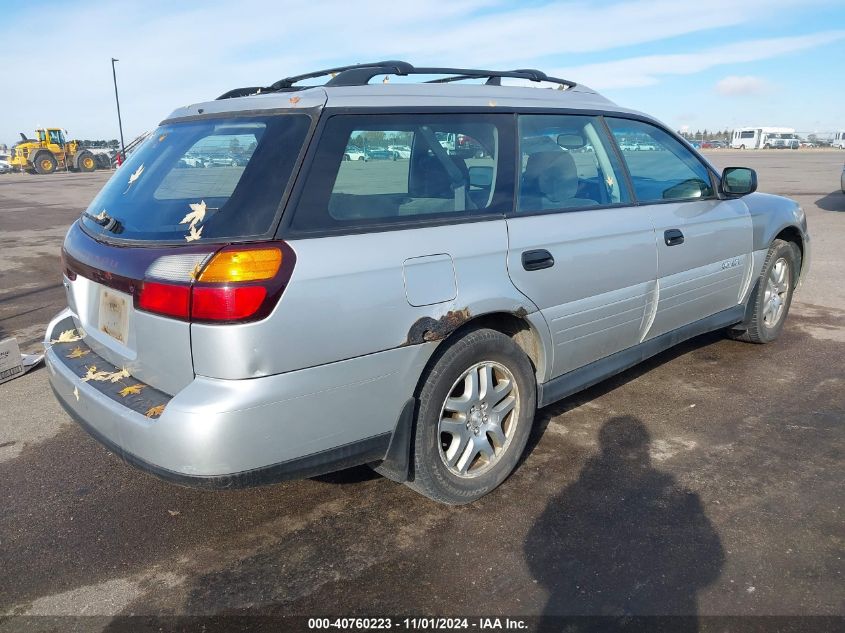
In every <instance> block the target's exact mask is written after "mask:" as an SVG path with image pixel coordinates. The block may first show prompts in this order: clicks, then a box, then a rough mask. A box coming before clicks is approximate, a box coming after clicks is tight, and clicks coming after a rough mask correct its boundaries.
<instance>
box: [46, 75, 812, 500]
mask: <svg viewBox="0 0 845 633" xmlns="http://www.w3.org/2000/svg"><path fill="white" fill-rule="evenodd" d="M332 73H335V76H334V78H333V79H331V80H329V79H328V78H329V77H331V76H332ZM480 73H483V75H484V76H489V80H488V81H487V83H486V84H474V85H460V86H456V85H455V84H456V83H457V82H458V81H462V80H463V79H466V78H468V77H471V78H477V77H479V74H480ZM390 74H401V75H402V76H404V77H406V78H412V77H414V76H415V75H417V76H419V75H422V76H424V77H430V76H431V75H432V74H439V75H443V76H445V78H446V79H448V80H449V81H447V82H446V83H416V84H412V83H410V82H407V81H406V82H405V83H382V82H381V81H379V82H378V83H374V84H371V83H369V82H370V81H371V80H372V79H374V78H379V79H380V78H381V77H383V76H385V75H390ZM318 76H326V77H327V80H328V81H329V83H328V84H327V85H322V86H314V87H309V86H302V87H300V86H299V85H298V84H299V83H300V82H301V81H304V80H306V79H308V80H311V79H314V78H316V77H318ZM502 77H506V78H518V79H523V80H525V79H531V80H534V81H545V82H552V83H556V84H558V85H559V86H561V88H562V89H560V90H540V89H537V88H530V87H514V86H508V87H502V86H500V85H498V82H494V81H490V79H496V80H501V78H502ZM273 85H275V86H283V87H281V88H272V87H271V88H260V89H259V88H244V89H235V90H233V91H231V92H229V93H227V94H226V95H223V96H221V97H220V98H219V99H217V100H215V101H213V102H211V103H197V104H194V105H190V106H185V107H182V108H179V109H177V110H176V111H174V112H173V113H172V114H171V115H170V116H169V117H168V118H167V119H166V120H165V121H164V122H162V123H161V126H160V128H159V129H158V130H156V131H155V132H154V136H153V138H160V139H166V140H165V142H149V143H145V144H144V145H143V146H141V147H139V149H138V150H137V151H135V152H134V153H133V154H132V155H131V156H130V157H129V158H128V159H127V161H126V163H125V164H124V167H123V168H121V169H120V170H119V171H117V172H116V173H115V174H114V175H113V176H112V178H111V179H110V180H109V182H108V183H107V184H106V185H105V187H104V188H103V190H102V191H101V192H100V193H99V194H98V195H97V197H96V198H95V199H94V200H93V201H92V202H91V204H90V205H89V207H88V209H87V210H86V211H85V212H83V213H82V215H81V217H80V218H79V219H78V220H77V221H76V222H74V223H73V224H72V225H71V227H70V229H69V231H68V233H67V236H66V237H65V241H64V244H63V247H62V282H63V285H64V289H65V292H66V296H67V302H68V307H67V308H66V309H65V310H63V311H62V312H61V313H60V314H58V315H57V316H56V317H55V318H54V319H53V320H52V321H51V323H50V324H49V326H48V329H47V332H46V336H45V347H46V363H47V366H48V371H47V372H46V374H47V378H48V379H49V381H50V383H51V386H52V388H53V391H54V393H55V394H56V397H57V398H58V399H59V401H60V403H61V404H62V405H63V406H64V407H65V409H66V410H67V411H68V412H69V413H70V415H71V416H73V417H74V418H75V419H76V420H77V421H78V422H79V423H80V424H81V425H82V426H83V427H84V428H86V429H87V430H88V431H89V432H90V433H91V434H92V435H93V436H94V437H95V438H97V439H98V440H99V441H101V442H102V443H103V444H105V445H106V446H107V447H109V448H110V450H111V451H112V452H113V453H114V454H115V455H118V456H120V457H122V458H123V459H125V460H127V461H129V462H130V463H132V464H135V465H136V466H139V467H140V468H142V469H145V470H147V471H149V472H151V473H154V474H156V475H158V476H160V477H162V478H164V479H166V480H169V481H172V482H177V483H180V484H186V485H195V486H200V487H205V488H221V489H231V488H234V487H239V486H251V485H258V484H264V483H270V482H274V481H279V480H282V479H289V478H295V477H311V476H314V475H318V474H321V473H326V472H330V471H333V470H337V469H342V468H347V467H350V466H354V465H361V464H368V465H370V466H372V467H373V468H375V469H376V470H377V471H378V472H380V473H382V474H383V475H385V476H387V477H389V478H391V479H393V480H394V481H399V482H405V483H407V484H408V485H409V486H410V487H411V488H413V489H414V490H416V491H418V492H420V493H422V494H424V495H426V496H428V497H430V498H431V499H434V500H436V501H439V502H442V503H448V504H462V503H468V502H470V501H473V500H475V499H478V498H479V497H481V496H482V495H484V494H486V493H488V492H490V491H492V490H493V489H494V488H496V487H497V486H499V485H500V484H501V483H502V482H503V481H504V480H505V479H506V478H507V477H508V475H509V474H510V473H511V472H512V471H513V470H514V469H515V468H516V467H517V466H518V464H519V463H520V459H521V457H522V454H523V452H524V450H525V447H526V445H527V442H528V439H529V436H530V435H531V434H532V429H533V425H534V424H535V420H534V418H535V413H536V411H537V408H538V407H543V406H547V405H550V404H552V403H554V402H557V401H559V400H561V399H563V398H566V397H568V396H570V395H572V394H574V393H577V392H579V391H580V390H582V389H584V388H587V387H589V386H590V385H593V384H595V383H597V382H599V381H601V380H603V379H605V378H608V377H610V376H612V375H614V374H616V373H618V372H620V371H623V370H625V369H628V368H629V367H632V366H633V365H635V364H636V363H638V362H640V361H642V360H644V359H647V358H649V357H651V356H654V355H655V354H658V353H660V352H661V351H663V350H666V349H668V348H670V347H671V346H673V345H676V344H678V343H681V342H683V341H685V340H687V339H690V338H692V337H694V336H698V335H700V334H704V333H706V332H712V331H727V332H728V333H729V335H730V336H732V337H734V338H738V339H741V340H745V341H749V342H754V343H768V342H771V341H774V340H775V339H776V338H777V337H778V335H779V334H780V332H781V330H782V328H783V326H784V323H785V321H786V318H787V314H788V312H789V307H790V303H791V300H792V296H793V292H794V291H795V289H796V287H797V286H798V284H799V282H800V279H801V278H802V275H803V274H804V273H805V272H806V270H807V262H808V261H809V258H810V257H809V256H810V236H809V235H808V232H807V224H806V220H805V217H804V212H803V211H802V209H801V208H800V207H799V206H798V204H796V203H795V202H794V201H792V200H789V199H787V198H782V197H779V196H773V195H765V194H757V193H755V190H756V188H757V178H756V174H755V173H754V171H753V170H752V169H748V168H743V167H729V168H726V169H724V170H723V171H721V172H718V171H716V170H715V168H714V167H713V166H712V165H711V164H710V163H709V162H708V161H706V160H705V159H704V158H703V157H702V156H701V155H700V154H699V153H698V152H696V151H694V150H692V149H690V147H689V145H688V144H687V143H685V142H684V141H683V140H682V139H681V138H680V137H679V136H678V135H676V134H675V133H674V132H672V131H671V129H670V128H668V127H666V126H665V125H664V124H662V123H661V122H660V121H658V120H656V119H654V118H653V117H651V116H648V115H646V114H643V113H639V112H636V111H633V110H630V109H628V108H624V107H622V106H619V105H617V104H615V103H614V102H612V101H610V100H608V99H605V98H604V97H603V96H602V95H600V94H598V93H596V92H595V91H592V90H590V89H589V88H587V87H585V86H577V89H573V88H575V87H576V84H575V83H574V82H570V81H567V80H564V79H557V78H554V77H547V76H546V75H545V74H543V73H541V72H539V71H532V70H521V71H473V70H471V69H469V70H468V69H452V68H448V69H431V68H420V69H416V68H414V67H413V66H412V65H410V64H407V63H405V62H382V63H375V64H368V65H356V66H349V67H345V68H341V69H337V68H335V69H332V70H331V71H329V70H327V71H320V72H317V73H308V74H307V75H303V76H299V77H291V78H288V79H285V80H283V81H280V82H277V83H275V84H273ZM291 89H292V90H296V93H295V94H296V97H297V98H296V100H293V99H291V98H290V94H291V92H290V90H291ZM491 102H495V104H496V107H495V108H492V107H490V103H491ZM420 103H436V104H437V107H436V108H426V107H424V106H420V105H419V104H420ZM378 133H381V134H384V135H385V137H386V138H396V137H397V136H398V135H400V134H401V135H404V136H405V137H407V138H408V139H409V142H408V146H409V147H410V148H411V157H410V160H409V161H408V162H407V163H405V164H400V165H397V164H394V163H390V162H387V161H386V160H372V161H368V162H367V163H366V164H358V163H356V164H354V165H353V164H351V163H350V162H348V161H347V160H346V158H347V153H348V152H347V150H348V148H349V146H350V143H351V140H352V139H355V138H360V137H362V136H364V137H365V138H366V137H367V135H370V137H372V138H374V137H376V134H378ZM458 135H464V136H469V137H472V138H473V139H475V141H476V142H478V143H479V144H480V145H481V146H482V147H483V148H484V152H485V155H484V157H483V158H474V157H469V158H464V157H463V156H462V155H461V154H460V152H457V151H449V149H448V148H447V147H444V145H443V142H444V141H446V142H447V144H448V142H449V140H450V139H452V138H457V137H458ZM629 139H638V141H639V142H641V143H645V142H646V141H647V142H648V144H652V145H654V146H655V147H656V148H659V149H660V152H659V154H657V153H655V154H652V155H643V153H642V152H640V151H639V149H638V148H637V149H636V150H635V151H634V152H620V151H619V149H620V145H623V144H628V145H630V143H626V140H629ZM235 141H237V143H235ZM198 144H205V145H207V146H212V145H215V146H218V147H230V146H235V145H239V146H240V147H252V148H254V153H253V154H252V158H251V159H250V160H249V162H248V163H247V164H246V166H245V167H244V168H243V169H242V170H237V169H231V170H222V169H221V170H219V171H220V172H221V174H220V176H217V175H216V174H197V173H194V171H193V170H186V169H181V170H180V169H176V167H177V166H178V164H179V161H180V160H183V157H184V156H185V155H186V152H188V151H190V150H191V148H192V147H195V146H197V145H198ZM586 145H589V146H591V147H592V148H593V150H594V151H593V152H589V153H575V152H573V151H569V150H571V149H578V148H580V147H583V146H586ZM636 147H637V146H636V145H635V148H636ZM368 151H369V152H370V154H371V156H372V155H374V154H375V153H376V152H381V155H380V157H381V158H384V155H388V156H389V157H395V153H394V152H393V151H391V150H389V149H388V148H382V149H375V148H371V149H370V150H368ZM198 176H199V177H198ZM208 176H213V177H208ZM774 356H776V355H772V354H767V355H763V356H761V360H760V361H759V362H763V363H769V364H770V366H771V367H770V371H769V372H768V373H770V374H774V375H777V372H778V370H779V366H778V365H776V364H775V363H774V361H773V360H772V358H773V357H774ZM748 362H751V361H750V360H749V361H748ZM711 369H712V371H713V372H716V373H718V372H719V371H720V369H718V368H711ZM711 369H708V371H711ZM721 371H722V373H723V380H724V381H725V383H726V384H728V385H729V386H730V387H731V388H741V387H743V385H738V384H737V383H736V378H735V376H734V374H733V373H732V370H731V368H729V367H725V368H721ZM746 387H747V385H746ZM732 441H736V442H740V441H744V440H743V439H742V437H741V435H738V436H737V437H736V438H732ZM748 441H753V438H752V439H751V440H748ZM83 463H84V460H83ZM94 476H97V474H96V473H92V477H94ZM597 493H598V497H597V502H599V503H600V502H601V499H600V496H601V493H602V491H601V490H599V491H597Z"/></svg>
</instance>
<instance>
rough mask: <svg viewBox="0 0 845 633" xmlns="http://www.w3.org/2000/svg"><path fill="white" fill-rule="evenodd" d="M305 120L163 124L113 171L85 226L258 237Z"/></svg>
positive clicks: (269, 220) (183, 238)
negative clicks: (113, 173)
mask: <svg viewBox="0 0 845 633" xmlns="http://www.w3.org/2000/svg"><path fill="white" fill-rule="evenodd" d="M309 123H310V118H309V117H308V116H307V115H304V114H293V115H275V116H268V117H238V118H232V119H219V118H214V119H204V120H200V121H191V122H183V123H174V124H170V125H164V126H162V127H160V128H159V129H157V130H156V131H155V132H154V133H153V134H152V135H150V138H149V139H148V140H147V141H145V142H144V144H143V145H142V146H141V147H140V148H139V149H138V150H137V151H135V152H134V153H133V154H132V155H131V156H130V158H129V159H128V160H127V161H126V163H124V165H123V166H122V167H121V168H120V169H119V170H118V171H117V172H116V173H115V175H114V176H112V178H111V180H109V182H108V183H107V184H106V186H105V187H104V188H103V190H102V191H101V192H100V193H99V195H98V196H97V197H96V198H95V199H94V201H93V202H92V203H91V205H90V206H89V207H88V210H87V211H86V213H85V214H84V215H83V220H82V221H83V224H84V226H85V228H86V230H88V231H89V232H92V233H95V234H99V235H102V236H105V237H108V238H112V237H113V238H118V239H126V240H142V241H145V240H149V241H180V242H183V243H188V242H194V241H201V240H206V241H207V240H224V239H243V238H249V237H259V236H263V235H265V234H267V233H269V232H270V231H271V230H272V229H273V227H274V224H275V219H276V213H277V211H278V208H279V204H280V202H281V199H282V195H283V194H284V191H285V188H286V186H287V185H288V182H289V180H290V176H291V172H292V171H293V166H294V163H295V162H296V159H297V156H298V155H299V153H300V150H301V149H302V145H303V141H304V139H305V135H306V133H307V131H308V126H309Z"/></svg>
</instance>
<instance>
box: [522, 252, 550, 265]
mask: <svg viewBox="0 0 845 633" xmlns="http://www.w3.org/2000/svg"><path fill="white" fill-rule="evenodd" d="M554 265H555V258H554V257H552V254H551V253H550V252H549V251H547V250H546V249H544V248H540V249H537V250H534V251H525V252H523V253H522V267H523V268H524V269H525V270H542V269H543V268H551V267H552V266H554Z"/></svg>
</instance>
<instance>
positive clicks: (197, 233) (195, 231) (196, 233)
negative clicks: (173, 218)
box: [185, 225, 202, 242]
mask: <svg viewBox="0 0 845 633" xmlns="http://www.w3.org/2000/svg"><path fill="white" fill-rule="evenodd" d="M201 235H202V227H200V228H197V227H196V226H193V225H191V230H190V231H189V232H188V234H187V235H186V236H185V241H186V242H193V241H195V240H198V239H199V238H200V237H201Z"/></svg>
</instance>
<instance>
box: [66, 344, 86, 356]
mask: <svg viewBox="0 0 845 633" xmlns="http://www.w3.org/2000/svg"><path fill="white" fill-rule="evenodd" d="M90 351H91V350H90V349H82V348H81V347H79V345H77V346H76V347H74V348H73V350H71V352H70V354H68V355H67V358H82V357H83V356H85V355H86V354H87V353H88V352H90Z"/></svg>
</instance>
